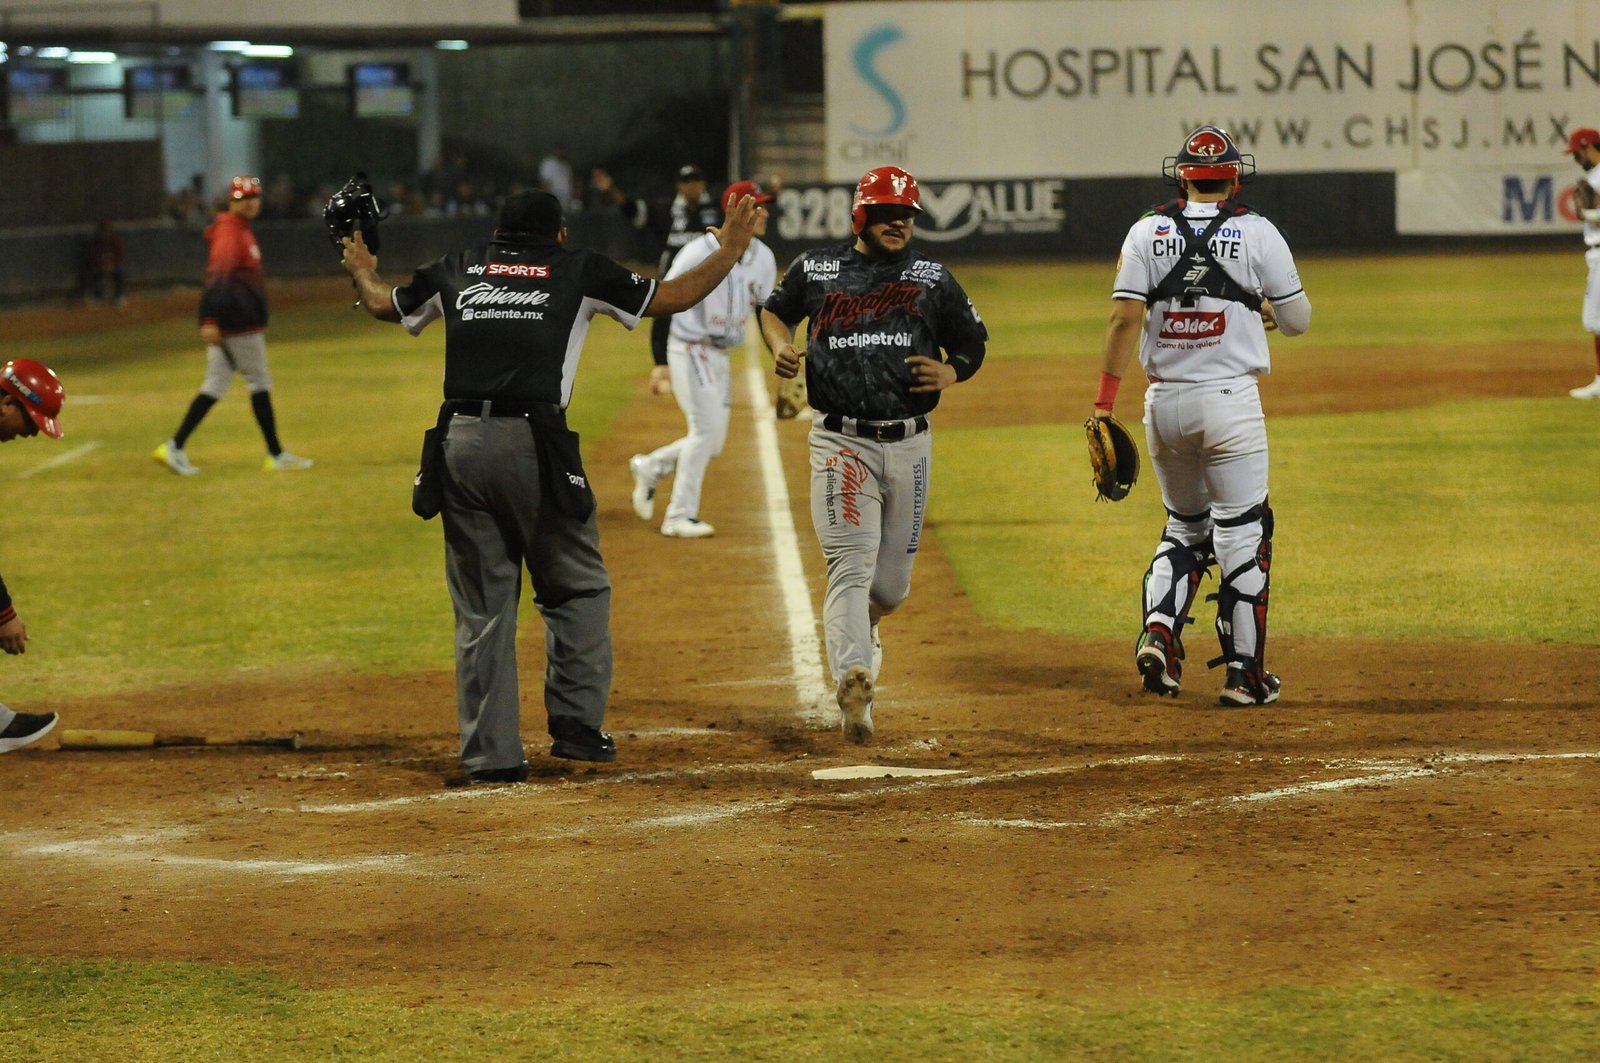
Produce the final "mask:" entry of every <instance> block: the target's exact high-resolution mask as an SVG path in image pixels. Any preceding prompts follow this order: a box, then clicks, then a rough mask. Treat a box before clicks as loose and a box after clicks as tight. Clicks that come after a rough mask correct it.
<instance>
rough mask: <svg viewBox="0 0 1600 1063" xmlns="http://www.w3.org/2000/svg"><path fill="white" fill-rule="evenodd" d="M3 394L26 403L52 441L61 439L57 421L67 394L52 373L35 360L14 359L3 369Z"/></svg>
mask: <svg viewBox="0 0 1600 1063" xmlns="http://www.w3.org/2000/svg"><path fill="white" fill-rule="evenodd" d="M0 391H4V392H5V393H6V394H7V395H10V396H11V397H12V398H14V399H16V400H17V401H18V402H20V403H22V408H23V409H24V410H27V411H28V416H29V417H30V418H32V419H33V423H34V424H36V425H38V426H39V431H41V432H43V433H44V434H45V435H47V436H49V437H50V438H51V439H60V438H61V425H60V423H59V422H58V421H57V420H56V417H57V415H59V414H60V413H61V404H62V403H63V402H65V401H67V393H66V391H65V389H63V388H62V387H61V381H60V380H58V379H56V375H55V374H54V373H52V372H51V371H50V369H49V368H48V367H47V366H45V365H43V364H42V363H40V362H36V361H34V360H33V359H32V358H14V359H12V360H11V361H9V362H7V363H6V364H5V368H3V369H0Z"/></svg>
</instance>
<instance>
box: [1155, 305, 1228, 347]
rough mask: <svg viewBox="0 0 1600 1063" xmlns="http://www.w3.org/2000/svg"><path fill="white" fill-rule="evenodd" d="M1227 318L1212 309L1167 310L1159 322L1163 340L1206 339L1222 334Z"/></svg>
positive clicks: (1226, 325)
mask: <svg viewBox="0 0 1600 1063" xmlns="http://www.w3.org/2000/svg"><path fill="white" fill-rule="evenodd" d="M1227 321H1228V319H1227V318H1226V317H1224V316H1223V314H1222V313H1221V312H1220V311H1214V310H1169V311H1167V316H1166V318H1165V319H1164V320H1163V321H1162V322H1161V338H1162V339H1164V340H1207V339H1211V338H1213V337H1216V336H1220V335H1222V333H1223V332H1224V331H1225V330H1226V329H1227V327H1228V324H1227Z"/></svg>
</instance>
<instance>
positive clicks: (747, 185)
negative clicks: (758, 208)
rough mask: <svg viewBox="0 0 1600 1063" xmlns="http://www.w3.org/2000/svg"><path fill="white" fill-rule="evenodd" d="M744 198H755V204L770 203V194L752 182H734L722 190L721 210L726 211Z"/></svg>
mask: <svg viewBox="0 0 1600 1063" xmlns="http://www.w3.org/2000/svg"><path fill="white" fill-rule="evenodd" d="M745 196H755V197H756V202H757V203H771V202H772V193H771V192H768V191H767V190H766V189H764V188H762V187H761V186H760V185H758V184H756V183H755V182H754V181H735V182H733V184H731V185H729V186H728V187H727V188H725V189H723V190H722V209H723V211H728V210H731V209H732V208H733V205H734V204H735V203H737V202H739V200H741V199H743V198H744V197H745Z"/></svg>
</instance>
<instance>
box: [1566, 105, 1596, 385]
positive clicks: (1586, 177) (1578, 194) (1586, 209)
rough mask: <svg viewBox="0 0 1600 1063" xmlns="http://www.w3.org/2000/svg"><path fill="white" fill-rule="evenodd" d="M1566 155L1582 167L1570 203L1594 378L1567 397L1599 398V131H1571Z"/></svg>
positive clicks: (1585, 324)
mask: <svg viewBox="0 0 1600 1063" xmlns="http://www.w3.org/2000/svg"><path fill="white" fill-rule="evenodd" d="M1567 154H1568V155H1571V156H1572V159H1573V161H1574V162H1576V163H1577V164H1578V165H1579V166H1580V167H1582V168H1583V177H1582V178H1581V179H1579V181H1578V186H1577V187H1576V188H1574V189H1573V194H1572V203H1573V206H1574V207H1576V208H1577V211H1578V216H1579V217H1581V218H1582V219H1583V244H1584V248H1585V250H1584V253H1583V259H1584V261H1585V262H1587V263H1588V264H1589V281H1588V284H1587V285H1586V286H1585V287H1584V291H1583V327H1584V328H1585V329H1587V330H1588V331H1589V332H1591V333H1593V337H1592V338H1593V340H1594V379H1593V380H1591V381H1590V382H1589V383H1587V384H1585V385H1584V386H1583V387H1581V388H1573V389H1572V390H1571V391H1569V392H1568V393H1567V394H1569V395H1571V396H1572V397H1573V398H1575V399H1600V168H1597V167H1596V166H1595V163H1597V162H1600V130H1594V129H1590V128H1588V127H1585V128H1583V129H1576V130H1573V133H1572V136H1571V137H1569V138H1568V139H1567Z"/></svg>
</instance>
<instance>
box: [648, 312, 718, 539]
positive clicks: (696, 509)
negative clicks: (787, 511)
mask: <svg viewBox="0 0 1600 1063" xmlns="http://www.w3.org/2000/svg"><path fill="white" fill-rule="evenodd" d="M667 369H668V371H669V372H670V373H671V374H672V394H673V395H674V396H675V397H676V398H677V400H678V406H679V408H680V409H682V410H683V417H684V420H685V421H687V422H688V425H689V431H688V433H687V434H686V435H684V436H682V437H681V438H678V439H674V440H673V441H672V442H670V443H668V444H667V445H666V446H664V447H658V448H656V449H655V450H652V451H651V452H650V453H649V454H646V455H645V469H646V471H647V472H649V474H650V475H651V476H653V477H654V478H655V479H657V480H661V479H664V478H666V477H668V476H672V477H674V479H673V481H672V498H671V499H670V500H669V501H668V502H667V514H666V520H668V521H674V520H683V519H688V518H690V517H698V516H700V491H701V489H702V488H703V487H704V486H705V479H706V469H707V468H708V467H709V466H710V465H711V459H712V458H714V457H716V456H717V455H718V454H721V453H722V446H723V444H724V443H726V442H727V441H728V419H729V417H730V416H731V414H732V408H733V374H732V371H731V370H730V368H729V358H728V352H727V351H726V350H724V349H723V348H720V347H713V346H711V345H710V344H708V343H686V342H684V341H683V340H680V339H678V338H677V337H675V336H674V337H672V338H669V339H668V340H667Z"/></svg>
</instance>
